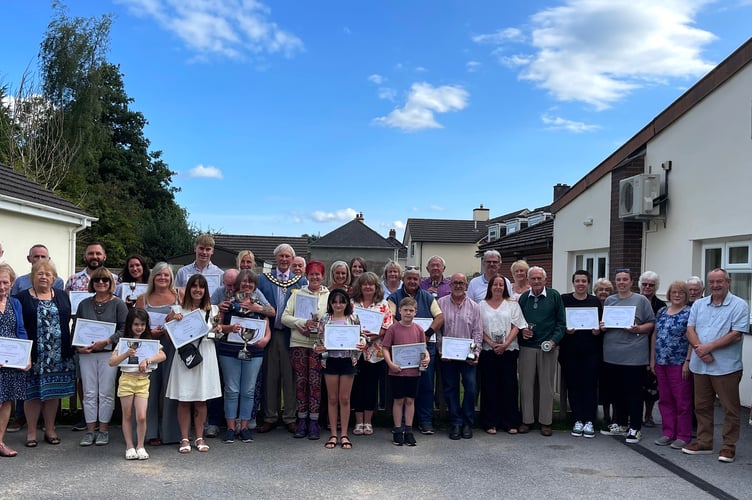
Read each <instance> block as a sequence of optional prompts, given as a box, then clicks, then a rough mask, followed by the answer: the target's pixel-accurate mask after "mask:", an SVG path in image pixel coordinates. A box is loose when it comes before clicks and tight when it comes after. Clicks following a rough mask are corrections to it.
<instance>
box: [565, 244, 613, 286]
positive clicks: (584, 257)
mask: <svg viewBox="0 0 752 500" xmlns="http://www.w3.org/2000/svg"><path fill="white" fill-rule="evenodd" d="M578 259H579V262H581V265H579V266H578V264H577V263H578ZM589 259H591V260H592V263H593V267H592V270H591V269H588V266H587V261H588V260H589ZM600 259H604V269H603V275H602V276H601V275H600V274H601V273H599V272H598V263H599V260H600ZM580 269H585V270H587V271H590V274H591V275H592V280H591V282H590V287H589V288H588V293H592V292H593V284H595V282H596V281H598V280H599V279H601V278H606V279H608V250H603V251H600V252H597V251H593V252H582V253H575V254H573V255H572V272H571V273H569V274H570V275H571V274H573V273H574V272H575V271H578V270H580Z"/></svg>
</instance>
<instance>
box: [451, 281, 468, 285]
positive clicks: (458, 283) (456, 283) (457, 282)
mask: <svg viewBox="0 0 752 500" xmlns="http://www.w3.org/2000/svg"><path fill="white" fill-rule="evenodd" d="M452 286H465V282H464V281H452Z"/></svg>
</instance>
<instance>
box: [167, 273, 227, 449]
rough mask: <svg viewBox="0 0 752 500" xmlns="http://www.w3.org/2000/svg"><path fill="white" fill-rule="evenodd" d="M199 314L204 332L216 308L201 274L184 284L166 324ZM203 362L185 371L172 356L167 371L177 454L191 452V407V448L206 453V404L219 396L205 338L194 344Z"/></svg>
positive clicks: (216, 371)
mask: <svg viewBox="0 0 752 500" xmlns="http://www.w3.org/2000/svg"><path fill="white" fill-rule="evenodd" d="M196 310H198V311H201V314H202V316H203V318H204V322H205V323H206V326H207V331H208V329H209V328H211V318H213V317H214V316H216V315H217V313H218V312H219V310H218V309H217V306H213V305H211V302H209V284H208V283H207V282H206V278H204V276H203V275H201V274H194V275H193V276H191V277H190V278H189V279H188V283H186V285H185V296H184V297H183V301H182V303H181V304H180V311H179V312H176V311H170V313H169V314H168V315H167V318H166V319H167V321H168V322H169V321H172V320H177V321H180V320H182V319H183V317H184V316H185V315H186V314H189V313H191V312H192V311H196ZM193 345H194V346H196V347H197V348H198V351H199V353H200V354H201V357H202V358H203V360H202V361H201V363H200V364H199V365H198V366H195V367H193V368H188V367H187V366H186V365H185V363H184V362H183V360H182V358H181V357H180V356H179V355H178V356H174V357H173V359H172V366H171V368H170V380H169V381H168V383H167V394H166V396H167V398H169V399H175V400H177V401H178V425H179V426H180V448H178V452H180V453H183V454H185V453H190V452H191V440H190V439H189V433H190V429H191V408H192V407H193V427H194V430H195V432H196V439H195V440H194V441H193V446H194V447H195V448H196V449H197V450H198V451H200V452H207V451H209V446H208V445H207V444H206V442H205V441H204V423H205V422H206V412H207V408H206V401H207V400H209V399H214V398H218V397H220V396H221V395H222V386H221V385H220V381H219V366H218V364H217V351H216V349H215V347H214V342H211V341H210V340H208V339H205V338H204V337H201V338H200V339H199V340H197V341H194V342H193Z"/></svg>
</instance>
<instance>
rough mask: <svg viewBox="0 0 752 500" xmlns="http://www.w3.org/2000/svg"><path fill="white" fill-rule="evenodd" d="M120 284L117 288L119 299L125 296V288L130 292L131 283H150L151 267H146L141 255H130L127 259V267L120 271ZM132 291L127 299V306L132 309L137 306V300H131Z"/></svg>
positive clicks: (116, 293) (116, 292)
mask: <svg viewBox="0 0 752 500" xmlns="http://www.w3.org/2000/svg"><path fill="white" fill-rule="evenodd" d="M119 279H120V282H119V283H117V286H116V287H115V295H117V296H118V297H122V296H123V287H126V289H127V290H130V288H129V285H130V283H136V284H146V283H148V282H149V266H147V265H146V260H145V259H144V258H143V257H141V256H140V255H136V254H133V255H129V256H128V258H127V259H125V267H124V268H123V270H122V271H120V275H119ZM130 293H131V292H130V291H129V292H128V295H126V297H125V303H126V305H127V306H128V307H129V308H131V307H134V306H135V305H136V301H135V300H131V299H130Z"/></svg>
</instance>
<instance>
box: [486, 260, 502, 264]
mask: <svg viewBox="0 0 752 500" xmlns="http://www.w3.org/2000/svg"><path fill="white" fill-rule="evenodd" d="M486 264H501V262H500V261H498V260H487V261H486Z"/></svg>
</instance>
